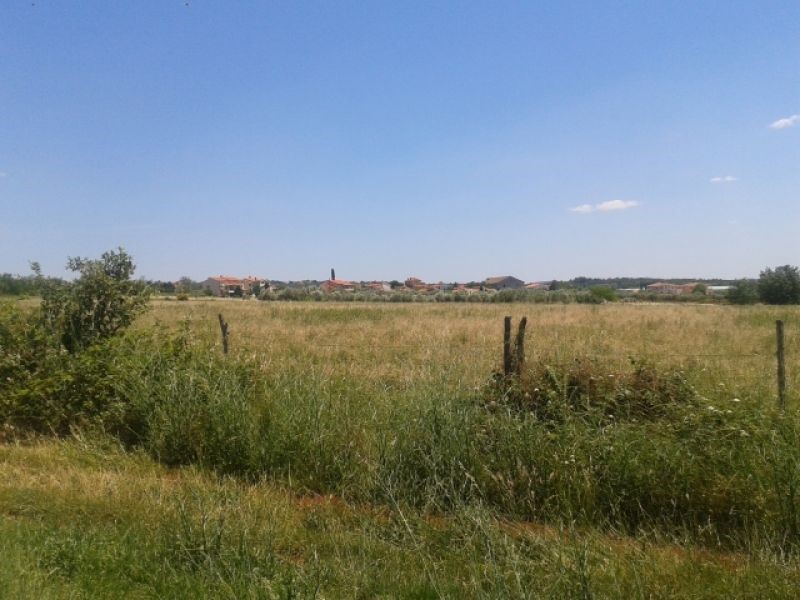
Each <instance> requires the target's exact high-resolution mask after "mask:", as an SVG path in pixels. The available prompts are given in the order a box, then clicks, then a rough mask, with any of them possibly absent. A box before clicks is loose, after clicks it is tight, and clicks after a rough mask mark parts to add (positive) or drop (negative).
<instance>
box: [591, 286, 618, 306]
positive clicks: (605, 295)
mask: <svg viewBox="0 0 800 600" xmlns="http://www.w3.org/2000/svg"><path fill="white" fill-rule="evenodd" d="M589 293H590V294H591V295H592V297H593V298H596V299H597V300H600V301H602V302H616V301H617V300H618V299H619V298H618V297H617V292H616V290H614V289H613V288H610V287H608V286H607V285H596V286H594V287H592V288H591V289H590V290H589Z"/></svg>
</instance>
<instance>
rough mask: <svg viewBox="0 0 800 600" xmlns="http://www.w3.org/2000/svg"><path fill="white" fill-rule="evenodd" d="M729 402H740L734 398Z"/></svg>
mask: <svg viewBox="0 0 800 600" xmlns="http://www.w3.org/2000/svg"><path fill="white" fill-rule="evenodd" d="M731 402H741V400H739V398H734V399H733V400H731Z"/></svg>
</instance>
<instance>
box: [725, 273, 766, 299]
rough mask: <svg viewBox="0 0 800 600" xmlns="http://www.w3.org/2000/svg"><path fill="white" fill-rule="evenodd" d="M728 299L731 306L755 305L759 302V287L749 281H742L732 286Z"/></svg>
mask: <svg viewBox="0 0 800 600" xmlns="http://www.w3.org/2000/svg"><path fill="white" fill-rule="evenodd" d="M726 297H727V299H728V302H730V303H731V304H742V305H744V304H755V303H756V302H758V285H756V283H755V282H754V281H750V280H749V279H740V280H739V281H737V282H736V283H734V284H733V286H731V288H730V289H729V290H728V293H727V296H726Z"/></svg>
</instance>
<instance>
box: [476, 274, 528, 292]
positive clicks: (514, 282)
mask: <svg viewBox="0 0 800 600" xmlns="http://www.w3.org/2000/svg"><path fill="white" fill-rule="evenodd" d="M483 285H484V287H486V288H489V289H493V290H518V289H520V288H521V287H524V285H525V282H524V281H522V280H521V279H517V278H516V277H512V276H511V275H503V276H501V277H487V278H486V280H485V281H484V282H483Z"/></svg>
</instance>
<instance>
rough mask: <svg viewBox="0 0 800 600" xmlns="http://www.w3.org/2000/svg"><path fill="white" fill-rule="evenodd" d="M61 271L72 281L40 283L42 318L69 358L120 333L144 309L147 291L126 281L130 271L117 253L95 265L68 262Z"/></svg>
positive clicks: (127, 258)
mask: <svg viewBox="0 0 800 600" xmlns="http://www.w3.org/2000/svg"><path fill="white" fill-rule="evenodd" d="M67 268H68V269H69V270H70V271H73V272H74V273H78V274H79V275H78V277H77V278H76V279H75V280H73V281H70V282H60V283H48V282H46V283H44V284H43V286H42V317H43V320H44V323H45V325H46V327H47V328H48V329H49V330H50V332H51V333H53V334H54V335H56V336H57V337H58V339H59V341H60V342H61V344H62V345H63V346H64V348H66V349H67V351H68V352H70V353H75V352H78V351H80V350H83V349H85V348H87V347H89V346H91V345H92V344H94V343H96V342H99V341H101V340H103V339H106V338H109V337H111V336H113V335H115V334H116V333H118V332H119V331H121V330H123V329H125V328H126V327H128V326H129V325H130V324H131V323H132V322H133V320H134V319H135V318H136V316H137V315H138V314H139V313H140V312H142V311H143V310H144V309H145V307H146V306H147V299H148V297H149V290H148V288H147V287H146V286H145V285H144V284H143V283H142V282H140V281H133V280H132V279H131V277H132V275H133V272H134V271H135V269H136V267H135V265H134V263H133V259H132V257H131V256H130V255H129V254H128V253H127V252H126V251H125V250H123V249H122V248H118V249H117V250H111V251H109V252H105V253H104V254H103V255H102V256H101V257H100V259H98V260H89V259H86V258H70V259H69V261H68V262H67ZM37 275H39V274H38V273H37Z"/></svg>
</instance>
